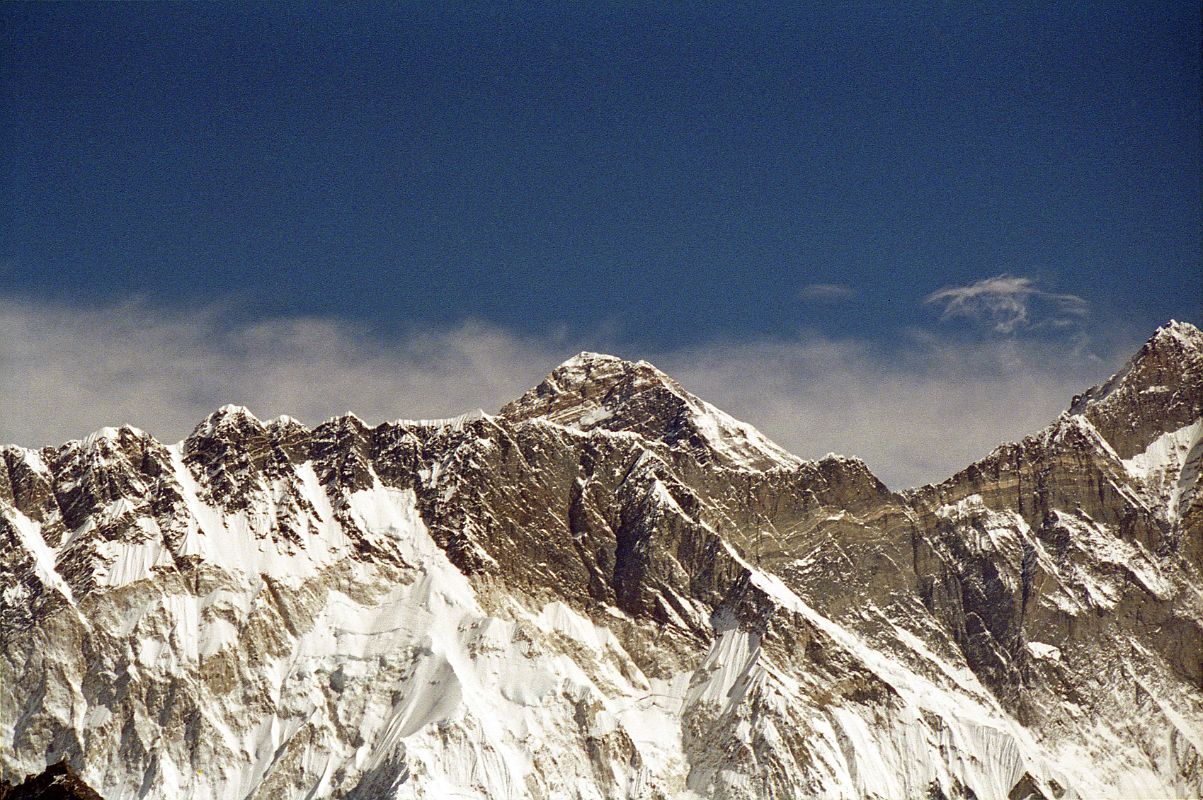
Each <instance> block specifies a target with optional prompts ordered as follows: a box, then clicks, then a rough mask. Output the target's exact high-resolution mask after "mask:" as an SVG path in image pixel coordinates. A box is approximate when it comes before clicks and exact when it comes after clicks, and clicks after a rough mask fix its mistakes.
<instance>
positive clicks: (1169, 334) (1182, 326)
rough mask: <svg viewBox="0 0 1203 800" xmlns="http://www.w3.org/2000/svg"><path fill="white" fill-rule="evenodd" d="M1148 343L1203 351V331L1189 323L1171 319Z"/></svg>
mask: <svg viewBox="0 0 1203 800" xmlns="http://www.w3.org/2000/svg"><path fill="white" fill-rule="evenodd" d="M1149 341H1150V342H1166V343H1168V342H1172V343H1175V344H1178V345H1181V346H1182V347H1185V348H1189V349H1190V350H1193V351H1195V352H1200V351H1203V331H1201V330H1199V329H1198V328H1196V327H1195V326H1194V325H1192V324H1190V323H1189V322H1179V321H1178V320H1176V319H1171V320H1170V321H1169V322H1167V323H1166V324H1164V325H1162V326H1161V327H1160V328H1158V329H1157V331H1156V333H1154V334H1153V337H1152V338H1151V339H1150V340H1149Z"/></svg>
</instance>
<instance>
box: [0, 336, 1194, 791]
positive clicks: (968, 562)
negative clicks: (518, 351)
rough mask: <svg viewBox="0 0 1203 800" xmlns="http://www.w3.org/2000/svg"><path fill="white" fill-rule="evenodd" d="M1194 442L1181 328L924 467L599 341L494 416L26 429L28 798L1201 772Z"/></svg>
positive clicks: (5, 493)
mask: <svg viewBox="0 0 1203 800" xmlns="http://www.w3.org/2000/svg"><path fill="white" fill-rule="evenodd" d="M897 424H899V425H905V424H906V421H905V420H897ZM1201 467H1203V333H1201V332H1200V331H1199V330H1198V329H1197V328H1195V327H1194V326H1192V325H1190V324H1187V323H1179V322H1171V323H1169V324H1167V325H1166V326H1163V327H1162V328H1160V329H1158V330H1157V332H1156V333H1155V334H1154V335H1153V336H1152V338H1150V339H1149V340H1148V341H1147V342H1146V343H1145V345H1144V346H1143V347H1142V348H1141V349H1140V351H1139V352H1138V353H1136V354H1135V355H1134V356H1133V358H1132V359H1131V360H1130V361H1129V362H1128V363H1127V364H1126V365H1125V366H1124V368H1123V369H1122V370H1121V371H1120V372H1118V373H1117V374H1116V375H1114V376H1113V377H1111V378H1110V379H1109V380H1108V381H1106V382H1105V383H1103V384H1101V385H1099V386H1096V387H1093V388H1091V389H1089V390H1088V391H1085V392H1084V393H1082V394H1081V395H1079V396H1077V397H1075V398H1073V399H1072V400H1071V401H1070V402H1069V403H1068V404H1067V408H1066V410H1065V412H1064V413H1063V414H1062V415H1061V416H1060V417H1059V418H1058V419H1056V420H1055V421H1052V422H1051V424H1050V425H1049V426H1048V427H1046V428H1045V429H1044V430H1041V431H1039V432H1036V433H1034V434H1033V435H1031V436H1029V437H1027V438H1026V439H1024V440H1023V441H1020V442H1016V443H1008V444H1003V445H1001V446H999V447H998V448H996V449H995V450H994V451H993V452H991V453H990V454H988V455H987V456H986V457H984V458H983V459H982V460H980V461H978V462H977V463H975V464H972V465H970V466H968V467H966V468H965V469H963V470H961V471H960V472H958V473H957V474H955V475H953V476H951V477H950V478H948V479H947V480H945V481H943V482H941V483H937V484H933V485H928V486H923V487H919V488H915V489H910V490H907V491H902V492H894V491H891V490H889V489H888V488H887V487H886V486H885V485H884V484H883V483H882V482H881V481H880V480H878V479H877V478H876V477H874V475H873V474H872V472H870V470H869V469H868V467H867V466H866V465H865V464H864V463H863V462H862V461H860V460H858V459H855V458H846V457H842V456H836V455H829V456H827V457H825V458H823V459H820V460H817V461H807V460H803V459H800V458H797V457H795V456H793V455H791V454H790V453H788V452H786V451H785V450H783V449H782V448H780V447H778V446H777V445H775V444H774V443H772V442H771V441H769V440H768V439H766V438H765V437H764V436H762V435H761V434H760V433H758V432H757V431H756V430H755V429H754V428H752V427H751V426H749V425H747V424H744V423H742V422H740V421H738V420H735V419H733V418H731V417H730V416H728V415H726V414H725V413H723V412H722V411H720V410H718V409H717V408H715V407H713V406H711V405H710V404H708V403H706V402H705V401H704V400H702V399H700V398H697V397H695V396H693V395H692V394H690V393H689V392H688V391H686V390H685V389H684V388H683V387H682V386H680V385H679V384H678V383H677V382H675V381H674V380H673V379H672V378H670V377H669V376H667V375H665V374H664V373H662V372H660V371H659V370H657V369H656V368H655V367H653V366H652V365H651V364H648V363H646V362H642V361H640V362H629V361H624V360H621V359H617V358H614V357H611V356H606V355H599V354H594V353H581V354H580V355H577V356H575V357H573V358H571V359H569V360H568V361H566V362H564V363H563V364H561V365H560V366H559V367H557V368H556V369H555V370H554V371H552V372H551V373H550V374H549V375H548V376H547V377H546V378H545V379H544V380H543V382H542V383H540V384H539V385H538V386H536V387H535V388H533V389H531V390H530V391H528V392H527V393H526V394H524V395H523V396H522V397H520V398H518V399H516V400H514V401H513V402H511V403H509V404H508V405H506V406H505V407H503V408H502V409H500V411H499V412H498V413H496V414H486V413H483V412H478V413H475V414H469V415H465V416H461V417H456V418H452V419H444V420H408V421H404V420H403V421H396V422H388V423H385V424H381V425H378V426H374V427H373V426H369V425H366V424H365V423H364V422H362V421H361V420H359V419H358V418H356V417H355V416H353V415H347V416H343V417H338V418H335V419H331V420H329V421H327V422H325V423H323V424H321V425H318V426H317V427H314V428H309V427H306V426H305V425H303V424H301V423H299V422H297V421H296V420H293V419H290V418H288V417H280V418H277V419H274V420H270V421H261V420H259V419H257V418H256V417H255V416H254V415H252V414H251V413H250V412H249V411H248V410H246V409H245V408H241V407H236V406H226V407H223V408H221V409H219V410H218V411H216V412H214V413H213V414H211V415H210V416H209V417H208V418H207V419H205V420H204V421H202V422H201V423H200V424H199V425H198V426H197V427H196V428H195V430H194V431H193V432H192V434H191V435H190V436H188V437H187V438H186V439H185V440H184V441H182V442H179V443H176V444H163V443H161V442H159V441H157V440H156V439H155V438H153V437H152V436H150V435H148V434H147V433H144V432H142V431H140V430H138V429H136V428H132V427H129V426H126V427H121V428H105V429H102V430H100V431H97V432H96V433H93V434H92V435H90V436H88V437H86V438H84V439H81V440H76V441H71V442H68V443H66V444H64V445H62V446H59V447H49V448H42V449H40V450H35V449H26V448H22V447H17V446H7V447H3V448H0V574H2V576H3V582H2V586H0V779H3V780H4V781H6V782H7V783H5V784H0V794H3V792H4V791H17V792H20V791H22V790H21V789H20V788H17V789H16V790H12V789H8V788H6V787H9V786H11V785H15V784H19V783H20V782H21V780H22V779H23V778H25V776H26V775H30V776H37V775H39V773H41V774H43V775H45V774H46V773H43V771H44V770H46V769H47V766H48V765H56V766H55V767H54V768H53V769H57V770H58V771H57V772H54V773H53V774H52V775H51V777H49V778H46V777H43V778H42V780H43V782H47V781H49V782H54V781H60V783H59V784H56V785H62V784H61V780H66V778H63V776H65V775H68V770H70V773H69V777H70V778H71V780H81V781H83V782H86V784H87V785H88V786H90V787H91V788H92V789H94V790H95V791H96V792H98V793H99V794H100V795H101V796H102V797H104V798H106V799H107V800H119V799H127V798H128V799H130V800H132V799H133V798H139V799H143V798H145V799H146V800H151V799H152V798H153V799H155V800H160V799H162V800H167V799H169V798H170V799H174V798H197V799H198V800H199V799H202V798H203V799H206V800H207V799H209V798H212V799H213V800H228V799H229V798H247V799H249V798H298V799H299V798H306V800H312V799H315V798H327V797H338V798H361V799H366V798H497V799H501V798H513V799H514V800H517V799H518V798H563V800H569V799H570V798H571V799H573V800H602V799H603V798H605V799H606V800H617V799H618V798H627V799H629V800H635V799H636V798H638V799H640V800H669V799H672V800H696V799H698V798H730V799H731V800H734V799H735V798H809V797H823V798H828V797H829V798H883V799H885V798H888V799H891V800H892V799H893V798H929V800H936V799H937V798H942V799H944V800H952V799H953V798H959V799H966V800H968V799H969V798H979V799H980V800H987V799H989V798H1009V799H1010V800H1021V798H1044V799H1046V800H1062V798H1103V797H1117V798H1118V797H1159V798H1160V797H1199V796H1203V762H1201V753H1203V575H1201V572H1203V493H1201V492H1200V491H1199V474H1200V469H1201ZM62 762H65V764H64V763H62ZM68 765H69V767H68ZM56 776H57V777H56ZM30 780H31V781H32V780H36V779H35V778H33V777H31V779H30ZM27 783H29V782H27ZM29 785H33V784H29ZM81 791H83V789H81ZM13 796H15V795H13ZM28 796H34V795H28ZM47 796H50V795H47ZM62 796H80V797H82V796H85V795H83V794H78V795H70V794H64V795H62Z"/></svg>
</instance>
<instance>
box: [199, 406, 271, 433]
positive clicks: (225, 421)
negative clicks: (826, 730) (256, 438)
mask: <svg viewBox="0 0 1203 800" xmlns="http://www.w3.org/2000/svg"><path fill="white" fill-rule="evenodd" d="M243 427H255V428H262V427H263V423H262V422H260V421H259V418H258V417H256V416H255V415H254V414H252V413H251V411H250V409H249V408H247V407H246V406H239V405H234V404H233V403H227V404H226V405H224V406H222V407H221V408H219V409H217V410H216V411H214V412H213V413H212V414H210V415H209V416H207V417H205V420H204V421H203V422H201V424H200V425H197V426H196V430H194V431H193V432H192V434H193V436H196V435H197V434H199V435H201V436H213V435H214V434H215V433H218V432H219V431H223V430H227V429H230V428H243Z"/></svg>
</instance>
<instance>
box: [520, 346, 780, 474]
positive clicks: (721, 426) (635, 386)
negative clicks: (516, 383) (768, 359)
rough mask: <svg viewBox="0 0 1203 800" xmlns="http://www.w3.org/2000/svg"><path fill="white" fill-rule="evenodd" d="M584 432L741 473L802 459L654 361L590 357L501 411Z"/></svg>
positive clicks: (569, 364)
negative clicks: (645, 443) (681, 453)
mask: <svg viewBox="0 0 1203 800" xmlns="http://www.w3.org/2000/svg"><path fill="white" fill-rule="evenodd" d="M501 414H502V416H503V417H506V418H508V419H511V420H528V419H542V420H546V421H548V422H553V423H556V424H558V425H563V426H566V427H570V428H574V429H576V430H580V431H591V430H596V429H601V430H608V431H614V432H619V431H628V432H632V433H637V434H639V435H641V436H643V437H645V438H647V439H650V440H656V441H660V442H663V443H665V444H667V445H669V446H673V447H681V448H689V449H693V450H696V451H698V453H699V455H700V456H701V457H702V458H703V460H714V461H718V462H719V463H721V464H723V465H725V466H728V467H733V468H736V469H749V470H765V469H773V468H783V467H784V468H793V467H796V466H798V465H799V464H801V463H802V462H801V461H800V460H799V459H798V458H797V457H795V456H793V455H791V454H790V453H788V452H786V451H785V450H783V449H782V448H780V447H778V446H777V445H776V444H774V443H773V442H771V441H769V440H768V439H767V438H765V436H764V435H763V434H761V433H760V432H759V431H757V430H756V429H755V428H753V427H752V426H751V425H748V424H746V423H744V422H740V421H739V420H737V419H734V418H733V417H731V416H730V415H728V414H726V413H724V412H723V411H720V410H719V409H717V408H715V407H714V406H712V405H710V404H709V403H707V402H705V401H704V400H701V399H700V398H698V397H695V396H694V395H692V394H690V393H689V392H687V391H686V390H685V389H684V388H682V387H681V385H680V384H678V383H677V382H676V381H675V380H673V379H672V378H671V377H669V376H668V375H666V374H665V373H664V372H662V371H660V370H659V369H657V368H656V367H654V366H653V365H652V364H650V363H648V362H647V361H634V362H632V361H626V360H623V359H621V358H617V357H615V356H610V355H604V354H600V353H591V352H582V353H579V354H578V355H575V356H573V357H572V358H570V359H568V360H567V361H565V362H564V363H563V364H561V365H560V366H558V367H556V368H555V369H554V370H552V371H551V373H549V374H548V375H547V377H546V378H544V379H543V381H542V383H540V384H539V385H538V386H536V387H535V388H534V389H531V390H530V391H528V392H527V393H526V394H524V395H523V396H522V397H520V398H519V399H517V400H515V401H514V402H512V403H510V404H509V405H507V406H505V407H504V408H503V409H502V410H501Z"/></svg>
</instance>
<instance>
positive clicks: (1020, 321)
mask: <svg viewBox="0 0 1203 800" xmlns="http://www.w3.org/2000/svg"><path fill="white" fill-rule="evenodd" d="M926 302H928V303H931V304H936V305H941V306H943V309H944V310H943V313H942V314H941V315H940V318H941V319H951V318H953V317H964V318H967V319H973V320H978V321H982V322H985V323H987V324H989V325H991V326H992V327H993V328H994V330H996V331H998V332H999V333H1012V332H1014V331H1015V330H1016V329H1018V328H1025V327H1029V326H1032V325H1036V324H1044V325H1052V326H1054V327H1065V326H1067V325H1069V324H1070V323H1072V321H1073V320H1074V318H1079V317H1082V316H1084V315H1085V314H1086V310H1087V303H1086V301H1085V300H1083V299H1082V298H1081V297H1078V296H1077V295H1073V294H1057V293H1055V292H1046V291H1043V290H1041V289H1038V288H1037V287H1036V282H1035V281H1034V280H1032V279H1031V278H1025V277H1022V276H1017V275H1005V274H1004V275H996V276H994V277H993V278H983V279H982V280H980V281H977V282H975V283H971V284H969V285H968V286H946V287H944V288H943V289H940V290H939V291H936V292H932V293H931V294H929V295H928V296H927V298H926Z"/></svg>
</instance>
